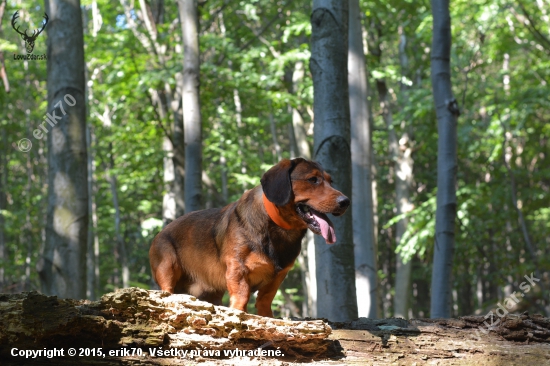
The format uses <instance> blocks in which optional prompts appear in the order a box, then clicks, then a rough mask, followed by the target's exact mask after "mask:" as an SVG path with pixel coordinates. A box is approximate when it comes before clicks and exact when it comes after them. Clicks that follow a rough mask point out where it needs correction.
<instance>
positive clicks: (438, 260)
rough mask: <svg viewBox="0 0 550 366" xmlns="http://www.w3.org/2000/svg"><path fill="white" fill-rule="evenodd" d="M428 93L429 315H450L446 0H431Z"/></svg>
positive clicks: (452, 119) (451, 184)
mask: <svg viewBox="0 0 550 366" xmlns="http://www.w3.org/2000/svg"><path fill="white" fill-rule="evenodd" d="M432 14H433V41H432V55H431V74H432V90H433V95H434V102H435V113H436V116H437V131H438V134H439V137H438V145H437V212H436V219H435V248H434V261H433V272H432V291H431V295H432V299H431V306H430V308H431V309H430V316H431V317H432V318H448V317H450V316H451V301H452V280H451V277H452V269H453V252H454V244H455V218H456V172H457V153H456V149H457V132H456V131H457V126H456V125H457V119H458V115H459V110H458V103H457V101H456V99H455V97H454V96H453V91H452V85H451V62H450V58H451V17H450V14H449V0H432Z"/></svg>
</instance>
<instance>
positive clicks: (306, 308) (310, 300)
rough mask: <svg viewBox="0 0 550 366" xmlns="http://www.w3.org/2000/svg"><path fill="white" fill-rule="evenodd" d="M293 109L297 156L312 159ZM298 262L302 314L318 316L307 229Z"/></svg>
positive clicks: (295, 80)
mask: <svg viewBox="0 0 550 366" xmlns="http://www.w3.org/2000/svg"><path fill="white" fill-rule="evenodd" d="M304 73H305V70H304V63H303V62H302V61H298V62H296V65H294V71H293V72H292V90H291V91H292V93H293V94H294V95H296V96H298V92H299V87H300V83H301V82H302V80H303V78H304ZM291 110H292V125H291V126H290V135H291V140H292V144H293V145H294V146H293V149H294V150H295V152H296V154H297V156H301V157H303V158H306V159H311V147H310V145H309V142H308V141H307V132H306V127H305V123H304V119H303V118H302V115H301V113H300V112H299V111H298V109H297V108H291ZM298 263H299V264H300V269H301V277H302V289H303V291H304V301H303V302H302V316H303V317H308V316H309V317H316V316H317V282H316V278H315V240H314V234H313V233H312V232H311V231H309V230H308V231H307V233H306V236H305V237H304V239H303V240H302V250H301V251H300V254H299V255H298Z"/></svg>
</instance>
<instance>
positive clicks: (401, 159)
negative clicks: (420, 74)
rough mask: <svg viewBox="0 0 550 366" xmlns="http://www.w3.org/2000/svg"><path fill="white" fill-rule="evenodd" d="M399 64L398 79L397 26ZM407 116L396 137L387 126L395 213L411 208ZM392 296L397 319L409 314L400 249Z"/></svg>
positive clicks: (403, 59) (398, 232) (408, 263)
mask: <svg viewBox="0 0 550 366" xmlns="http://www.w3.org/2000/svg"><path fill="white" fill-rule="evenodd" d="M399 28H400V29H399V33H400V34H399V63H400V65H401V79H402V80H404V79H405V77H406V74H407V69H408V63H409V61H408V58H407V53H406V50H405V47H406V44H407V37H406V35H405V33H404V31H403V27H402V26H400V27H399ZM400 84H401V85H400V86H401V88H400V89H401V101H402V104H401V110H403V109H405V108H404V106H405V105H406V104H407V103H408V99H409V98H408V89H409V87H408V86H407V85H406V84H404V83H403V82H401V83H400ZM407 120H408V116H405V117H404V120H403V121H402V122H401V130H402V132H401V136H400V137H399V139H398V138H397V134H396V133H395V128H394V126H393V125H388V135H389V140H390V141H389V142H390V144H389V145H390V151H391V154H392V158H393V161H394V164H395V206H396V208H397V212H396V214H397V215H402V214H406V213H408V212H409V211H411V210H412V208H413V205H412V202H411V194H410V188H411V184H412V181H413V158H412V149H411V141H410V136H409V133H408V132H407V129H408V126H407V125H406V121H407ZM395 226H396V227H395V244H396V248H397V247H399V246H400V245H401V244H402V243H401V238H402V237H403V235H405V232H406V231H407V226H408V218H406V217H404V218H402V219H401V220H399V222H397V224H396V225H395ZM395 259H396V261H395V262H396V274H395V296H394V298H393V309H394V316H395V317H398V318H408V317H409V304H410V297H411V274H412V258H405V256H404V254H403V253H402V252H398V253H397V254H396V258H395Z"/></svg>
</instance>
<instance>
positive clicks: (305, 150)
mask: <svg viewBox="0 0 550 366" xmlns="http://www.w3.org/2000/svg"><path fill="white" fill-rule="evenodd" d="M304 73H305V70H304V62H303V61H298V62H296V65H294V71H293V73H292V92H293V93H294V95H296V96H298V88H299V84H300V83H301V82H302V80H303V79H304ZM292 126H293V128H294V137H295V139H296V147H297V153H298V154H299V156H301V157H304V158H308V159H309V158H311V147H310V146H309V142H308V141H307V133H306V127H305V124H304V119H303V118H302V115H301V113H300V111H298V109H297V108H292Z"/></svg>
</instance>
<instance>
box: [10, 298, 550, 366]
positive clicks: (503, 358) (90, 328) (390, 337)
mask: <svg viewBox="0 0 550 366" xmlns="http://www.w3.org/2000/svg"><path fill="white" fill-rule="evenodd" d="M500 320H501V321H500V322H499V323H498V324H495V326H494V327H491V329H490V330H486V329H485V330H486V332H483V331H482V332H479V329H478V328H479V327H483V328H484V325H483V322H484V321H486V319H485V318H484V317H483V316H468V317H462V318H459V319H413V320H411V321H406V320H404V319H380V320H371V319H366V318H360V319H357V320H354V321H350V322H342V323H328V324H327V323H326V322H325V321H323V320H308V321H302V320H297V321H296V320H294V321H291V320H283V319H272V318H265V317H260V316H257V315H252V314H247V313H244V312H242V311H239V310H235V309H230V308H226V307H223V306H214V305H211V304H209V303H207V302H203V301H198V300H196V299H195V298H194V297H192V296H189V295H171V294H169V293H167V292H162V291H146V290H143V289H138V288H129V289H123V290H119V291H117V292H115V293H109V294H106V295H104V296H103V297H102V298H101V300H99V301H94V302H90V301H86V300H70V299H58V298H56V297H55V296H45V295H42V294H39V293H37V292H27V293H19V294H10V295H8V294H0V359H1V360H2V365H21V364H23V363H24V364H33V365H34V364H48V365H49V364H55V365H74V364H75V363H78V364H82V365H135V364H140V365H173V364H178V363H181V362H182V360H185V361H183V362H184V363H185V364H186V365H199V364H200V365H204V364H208V365H227V364H228V362H229V363H230V364H237V363H243V362H245V363H246V364H261V365H281V363H282V362H283V363H284V364H288V365H304V362H305V361H307V364H308V365H342V364H347V365H352V364H356V365H367V364H368V365H371V364H376V365H412V364H415V363H416V364H418V365H421V364H436V363H437V364H438V365H481V364H483V365H487V364H491V365H510V364H516V363H518V360H519V362H521V363H522V364H525V365H547V364H549V363H550V356H549V355H550V319H548V318H543V317H542V316H540V315H532V316H530V315H527V314H522V315H511V314H507V315H505V316H504V317H503V318H501V319H500ZM85 347H87V348H88V351H89V352H90V351H95V352H96V354H97V352H99V351H101V352H102V354H103V355H105V357H102V356H96V357H78V356H76V357H69V356H67V354H68V350H69V348H75V350H76V351H77V355H78V354H79V353H80V352H81V351H80V348H85ZM54 348H55V349H57V350H61V349H63V352H64V355H63V356H58V357H55V358H47V357H44V356H41V357H36V358H30V357H29V358H28V359H25V358H24V356H23V357H20V356H13V353H15V355H18V354H19V352H21V351H23V352H24V351H25V350H29V351H31V350H34V351H39V350H44V349H47V350H53V349H54ZM237 348H238V349H239V350H241V351H242V350H257V349H258V348H262V349H264V350H272V351H273V350H279V351H280V352H281V353H282V354H284V356H280V357H262V358H251V357H230V356H229V355H227V356H224V350H225V351H235V350H236V349H237ZM117 350H118V351H119V355H112V356H110V355H109V351H117ZM121 350H122V351H123V350H126V351H127V352H130V354H131V352H134V353H135V354H136V355H134V356H128V355H127V356H121V355H120V353H121V352H120V351H121ZM160 350H163V351H170V350H172V352H174V351H178V352H179V356H178V357H174V356H172V357H170V356H168V357H158V355H157V356H156V357H155V356H153V351H154V352H159V351H160ZM184 351H187V352H188V353H187V354H186V356H183V352H184ZM191 351H193V352H195V353H194V355H193V356H191V355H190V354H189V352H191ZM216 351H219V353H220V356H219V357H212V353H215V352H216ZM58 352H59V351H58ZM199 352H200V355H199ZM206 352H208V353H209V354H208V355H206V354H205V353H206ZM77 357H78V358H77Z"/></svg>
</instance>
